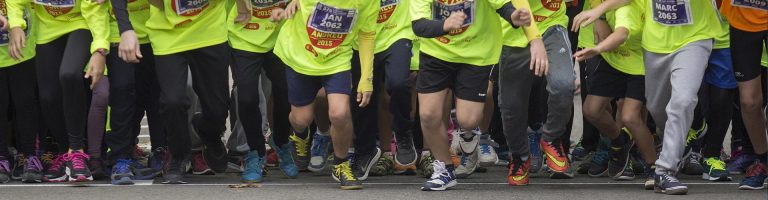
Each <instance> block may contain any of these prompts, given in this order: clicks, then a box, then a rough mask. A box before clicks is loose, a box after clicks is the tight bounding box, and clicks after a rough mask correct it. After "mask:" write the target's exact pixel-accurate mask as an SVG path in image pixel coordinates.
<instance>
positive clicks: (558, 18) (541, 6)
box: [501, 0, 568, 47]
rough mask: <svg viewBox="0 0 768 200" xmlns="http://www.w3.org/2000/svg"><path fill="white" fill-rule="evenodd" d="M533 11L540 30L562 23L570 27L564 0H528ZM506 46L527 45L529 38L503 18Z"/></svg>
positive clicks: (544, 30) (502, 24)
mask: <svg viewBox="0 0 768 200" xmlns="http://www.w3.org/2000/svg"><path fill="white" fill-rule="evenodd" d="M528 2H529V3H530V5H531V10H532V11H533V19H534V21H535V22H536V25H538V27H539V32H540V33H542V34H543V33H544V32H546V31H547V29H549V28H550V27H552V26H555V25H560V26H563V27H568V16H567V15H565V1H563V0H546V1H541V0H528ZM501 28H502V33H503V35H504V46H510V47H526V46H528V40H527V38H526V37H525V32H523V29H521V28H517V29H516V28H512V25H511V24H509V23H508V22H507V21H505V20H503V19H502V20H501Z"/></svg>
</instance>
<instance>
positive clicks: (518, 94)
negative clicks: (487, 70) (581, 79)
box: [499, 26, 576, 156]
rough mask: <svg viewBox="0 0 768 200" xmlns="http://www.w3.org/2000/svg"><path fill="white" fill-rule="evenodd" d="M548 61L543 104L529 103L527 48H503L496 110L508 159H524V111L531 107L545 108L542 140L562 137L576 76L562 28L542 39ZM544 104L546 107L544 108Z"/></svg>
mask: <svg viewBox="0 0 768 200" xmlns="http://www.w3.org/2000/svg"><path fill="white" fill-rule="evenodd" d="M542 39H543V41H544V46H545V47H546V49H547V57H548V58H549V74H548V75H547V76H546V79H547V87H546V90H547V93H548V94H549V96H548V99H547V102H529V98H530V96H531V93H532V92H535V91H532V90H533V89H532V88H533V87H532V84H533V82H534V80H535V79H536V78H537V77H536V76H535V75H534V74H533V71H531V70H530V62H531V52H530V47H525V48H516V47H507V46H505V47H504V48H503V49H502V52H501V61H500V62H499V64H500V68H499V108H500V111H501V119H502V124H503V129H504V135H505V136H506V139H507V145H508V146H509V153H510V155H516V156H527V155H528V154H529V151H530V147H529V145H528V139H527V138H528V133H527V127H528V109H529V104H530V105H531V106H547V107H548V108H547V120H546V123H544V126H543V127H542V129H541V130H542V131H543V133H544V134H543V136H542V137H543V138H544V140H546V141H553V140H555V139H558V138H560V136H562V135H563V134H564V133H565V130H566V127H565V126H566V124H567V123H568V120H569V118H570V117H571V111H572V109H573V92H574V89H575V85H574V81H575V80H576V73H575V72H574V71H573V60H572V59H571V57H572V53H571V47H570V44H571V43H570V41H569V40H568V32H567V30H566V29H565V28H564V27H562V26H553V27H550V28H549V29H547V31H546V32H544V35H543V37H542ZM545 103H546V104H545Z"/></svg>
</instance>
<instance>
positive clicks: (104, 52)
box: [96, 48, 109, 56]
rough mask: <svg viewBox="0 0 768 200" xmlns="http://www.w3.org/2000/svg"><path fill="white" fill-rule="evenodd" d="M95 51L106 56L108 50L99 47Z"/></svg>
mask: <svg viewBox="0 0 768 200" xmlns="http://www.w3.org/2000/svg"><path fill="white" fill-rule="evenodd" d="M96 53H99V54H101V55H102V56H107V55H109V51H108V50H106V49H102V48H100V49H97V50H96Z"/></svg>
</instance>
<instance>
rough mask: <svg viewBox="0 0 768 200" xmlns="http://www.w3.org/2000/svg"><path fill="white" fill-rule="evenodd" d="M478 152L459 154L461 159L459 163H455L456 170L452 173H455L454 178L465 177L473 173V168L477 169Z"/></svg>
mask: <svg viewBox="0 0 768 200" xmlns="http://www.w3.org/2000/svg"><path fill="white" fill-rule="evenodd" d="M477 154H478V152H477V151H474V152H473V153H472V154H462V155H461V156H459V158H460V159H461V161H460V162H459V165H455V166H457V167H456V171H455V172H454V174H455V175H456V178H461V179H463V178H467V177H469V176H471V175H472V174H473V173H475V170H476V169H477V165H478V162H477V161H478V155H477Z"/></svg>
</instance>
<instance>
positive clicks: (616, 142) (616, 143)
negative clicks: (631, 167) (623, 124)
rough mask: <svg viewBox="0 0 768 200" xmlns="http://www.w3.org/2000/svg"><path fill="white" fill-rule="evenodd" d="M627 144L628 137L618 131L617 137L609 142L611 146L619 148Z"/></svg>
mask: <svg viewBox="0 0 768 200" xmlns="http://www.w3.org/2000/svg"><path fill="white" fill-rule="evenodd" d="M627 142H629V135H627V133H625V132H624V131H619V136H618V137H616V138H614V139H612V140H611V146H613V147H620V146H624V144H626V143H627Z"/></svg>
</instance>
